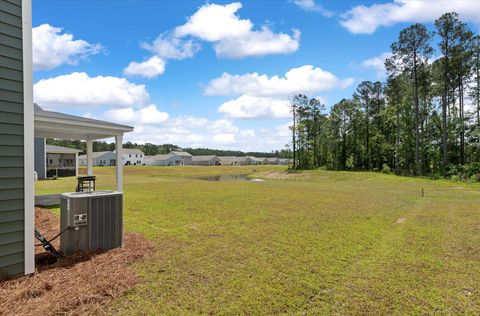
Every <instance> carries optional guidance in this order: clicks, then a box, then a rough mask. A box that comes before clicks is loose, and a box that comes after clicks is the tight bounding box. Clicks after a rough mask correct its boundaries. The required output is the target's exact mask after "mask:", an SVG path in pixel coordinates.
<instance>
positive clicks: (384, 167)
mask: <svg viewBox="0 0 480 316" xmlns="http://www.w3.org/2000/svg"><path fill="white" fill-rule="evenodd" d="M382 173H392V169H390V167H389V166H388V164H386V163H384V164H383V167H382Z"/></svg>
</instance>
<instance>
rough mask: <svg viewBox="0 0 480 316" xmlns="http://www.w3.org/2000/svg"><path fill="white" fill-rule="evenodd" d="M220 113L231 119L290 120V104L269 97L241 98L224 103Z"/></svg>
mask: <svg viewBox="0 0 480 316" xmlns="http://www.w3.org/2000/svg"><path fill="white" fill-rule="evenodd" d="M218 111H219V112H220V113H223V114H224V115H225V116H226V117H228V118H231V119H252V118H288V117H290V102H289V101H288V100H286V99H283V100H282V99H275V98H268V97H254V96H249V95H242V96H241V97H239V98H237V99H234V100H230V101H227V102H225V103H223V104H222V105H221V106H220V107H219V109H218Z"/></svg>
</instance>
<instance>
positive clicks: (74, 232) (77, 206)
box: [60, 191, 123, 255]
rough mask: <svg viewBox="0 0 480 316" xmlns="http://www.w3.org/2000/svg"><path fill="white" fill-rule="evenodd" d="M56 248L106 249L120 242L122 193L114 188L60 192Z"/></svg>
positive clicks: (77, 249) (73, 249)
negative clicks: (58, 229) (58, 241)
mask: <svg viewBox="0 0 480 316" xmlns="http://www.w3.org/2000/svg"><path fill="white" fill-rule="evenodd" d="M64 230H66V231H65V232H64V233H63V234H61V236H60V250H61V251H62V252H63V253H64V254H65V255H69V254H72V253H74V252H77V251H96V250H107V249H113V248H117V247H121V246H122V241H123V194H122V193H121V192H116V191H93V192H74V193H64V194H62V197H61V210H60V231H61V232H63V231H64Z"/></svg>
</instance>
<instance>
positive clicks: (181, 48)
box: [142, 33, 200, 60]
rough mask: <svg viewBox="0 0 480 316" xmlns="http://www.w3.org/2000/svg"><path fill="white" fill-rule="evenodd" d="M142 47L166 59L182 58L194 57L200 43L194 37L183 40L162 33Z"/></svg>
mask: <svg viewBox="0 0 480 316" xmlns="http://www.w3.org/2000/svg"><path fill="white" fill-rule="evenodd" d="M142 48H144V49H146V50H148V51H150V52H152V53H154V54H155V55H156V56H159V57H161V58H165V59H176V60H182V59H185V58H191V57H193V56H194V55H195V54H196V53H197V52H198V51H199V50H200V44H199V43H197V42H196V41H194V40H192V39H188V40H183V39H180V38H178V37H174V36H172V35H171V34H168V33H167V34H160V35H159V36H158V37H157V38H156V39H155V40H154V41H153V42H152V43H151V44H149V43H143V44H142Z"/></svg>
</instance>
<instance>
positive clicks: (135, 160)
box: [123, 153, 145, 166]
mask: <svg viewBox="0 0 480 316" xmlns="http://www.w3.org/2000/svg"><path fill="white" fill-rule="evenodd" d="M123 163H124V165H126V166H130V165H134V166H136V165H140V166H141V165H143V164H145V160H144V154H143V153H142V154H140V153H139V154H135V153H132V154H130V153H128V154H126V153H124V154H123Z"/></svg>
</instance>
